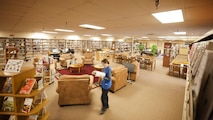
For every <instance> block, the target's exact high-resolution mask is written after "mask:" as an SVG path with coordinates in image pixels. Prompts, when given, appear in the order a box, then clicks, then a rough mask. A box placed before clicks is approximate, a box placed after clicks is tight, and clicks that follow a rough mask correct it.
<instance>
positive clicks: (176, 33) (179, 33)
mask: <svg viewBox="0 0 213 120" xmlns="http://www.w3.org/2000/svg"><path fill="white" fill-rule="evenodd" d="M174 34H175V35H185V34H186V32H174Z"/></svg>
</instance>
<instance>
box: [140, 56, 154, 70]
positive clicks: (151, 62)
mask: <svg viewBox="0 0 213 120" xmlns="http://www.w3.org/2000/svg"><path fill="white" fill-rule="evenodd" d="M146 60H150V64H151V67H150V68H151V71H152V70H153V68H154V69H155V67H156V60H155V58H154V57H150V56H142V57H140V64H146V63H145V62H146Z"/></svg>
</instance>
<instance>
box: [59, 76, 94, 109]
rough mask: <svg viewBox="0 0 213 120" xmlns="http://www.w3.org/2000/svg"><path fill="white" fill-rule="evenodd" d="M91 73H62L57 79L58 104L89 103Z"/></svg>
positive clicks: (91, 82)
mask: <svg viewBox="0 0 213 120" xmlns="http://www.w3.org/2000/svg"><path fill="white" fill-rule="evenodd" d="M93 80H94V77H93V76H92V75H62V76H61V77H60V78H59V80H58V88H57V92H58V94H59V98H58V105H59V106H64V105H74V104H89V103H90V90H91V89H92V84H93Z"/></svg>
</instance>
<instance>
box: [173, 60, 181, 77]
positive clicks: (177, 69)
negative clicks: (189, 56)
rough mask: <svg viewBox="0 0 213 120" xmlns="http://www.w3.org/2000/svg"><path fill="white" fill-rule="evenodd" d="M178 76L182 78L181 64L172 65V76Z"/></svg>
mask: <svg viewBox="0 0 213 120" xmlns="http://www.w3.org/2000/svg"><path fill="white" fill-rule="evenodd" d="M175 74H178V77H180V64H175V63H173V64H172V75H173V76H174V75H175Z"/></svg>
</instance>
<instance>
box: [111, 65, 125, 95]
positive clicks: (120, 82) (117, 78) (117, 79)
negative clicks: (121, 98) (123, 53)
mask: <svg viewBox="0 0 213 120" xmlns="http://www.w3.org/2000/svg"><path fill="white" fill-rule="evenodd" d="M127 76H128V70H127V68H125V67H124V66H123V65H119V66H117V67H113V68H112V87H111V88H110V91H112V92H116V91H117V90H119V89H121V88H122V87H124V86H126V84H127Z"/></svg>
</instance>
